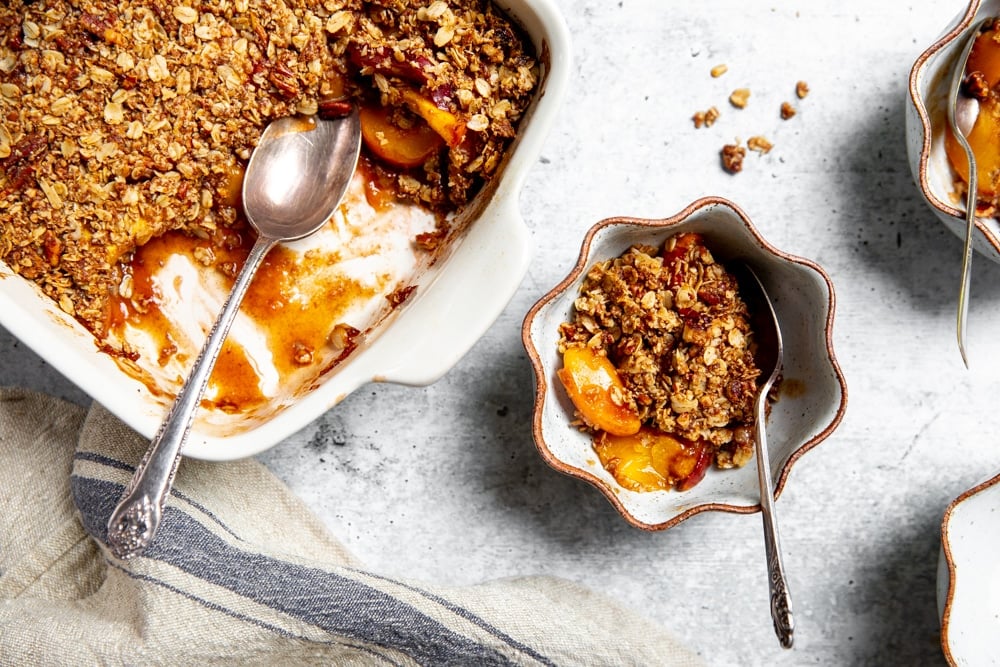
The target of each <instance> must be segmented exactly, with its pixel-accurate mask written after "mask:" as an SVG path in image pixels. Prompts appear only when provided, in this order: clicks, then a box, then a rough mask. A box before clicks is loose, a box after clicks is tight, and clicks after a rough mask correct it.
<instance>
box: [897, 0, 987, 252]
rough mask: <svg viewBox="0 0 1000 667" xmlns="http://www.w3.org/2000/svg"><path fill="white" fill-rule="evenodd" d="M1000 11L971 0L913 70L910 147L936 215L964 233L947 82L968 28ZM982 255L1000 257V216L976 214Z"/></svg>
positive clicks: (916, 176)
mask: <svg viewBox="0 0 1000 667" xmlns="http://www.w3.org/2000/svg"><path fill="white" fill-rule="evenodd" d="M998 15H1000V0H972V2H970V3H969V5H968V6H967V7H966V8H965V10H964V11H963V12H962V13H961V14H959V16H957V17H956V18H955V19H954V20H953V21H952V22H951V23H950V24H949V26H948V27H947V28H946V29H945V31H944V33H943V34H942V36H941V37H940V38H938V40H937V41H935V42H934V44H932V45H931V46H930V47H929V48H927V49H926V50H925V51H924V52H922V53H921V54H920V56H919V57H918V58H917V60H916V62H914V64H913V67H912V68H911V69H910V79H909V94H908V95H907V103H906V150H907V156H908V158H909V164H910V170H911V172H912V174H913V179H914V181H916V184H917V187H918V189H919V190H920V194H921V195H922V196H923V198H924V200H925V201H926V202H927V205H928V206H930V208H931V210H932V211H934V214H935V215H936V216H937V217H938V219H940V220H941V222H943V223H944V224H945V226H946V227H947V228H948V229H950V230H951V231H952V232H953V233H954V234H955V235H956V236H958V237H959V238H962V239H964V238H965V229H966V223H965V204H964V201H963V200H961V199H959V198H958V197H957V196H956V190H955V177H956V174H955V171H954V169H952V166H951V164H950V163H949V162H948V156H947V155H946V154H945V148H944V138H945V132H946V128H947V125H948V115H947V113H948V110H947V101H948V85H949V83H950V80H951V74H952V71H953V70H954V68H955V64H956V60H957V59H958V57H959V55H960V53H961V50H962V45H963V44H964V43H965V40H966V37H967V36H968V33H969V27H970V26H971V25H972V24H973V23H976V22H977V21H978V20H979V19H983V18H987V17H989V16H998ZM972 243H973V248H975V250H976V251H978V252H979V253H980V254H982V255H984V256H986V257H988V258H990V259H992V260H993V261H996V262H1000V221H998V220H997V219H996V218H977V219H976V227H975V233H974V236H973V239H972Z"/></svg>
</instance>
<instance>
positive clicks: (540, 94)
mask: <svg viewBox="0 0 1000 667" xmlns="http://www.w3.org/2000/svg"><path fill="white" fill-rule="evenodd" d="M497 5H498V6H499V8H500V9H501V10H503V11H505V12H506V13H507V14H508V15H509V16H511V17H512V18H513V19H514V20H515V22H517V23H519V24H520V25H521V26H522V27H523V28H524V30H525V32H526V33H527V35H528V36H529V38H530V40H531V41H532V42H533V44H534V46H535V49H536V52H537V54H538V57H539V58H538V60H539V64H540V67H541V81H540V87H539V90H538V91H537V92H536V94H535V98H534V100H533V102H532V104H531V106H530V108H529V109H528V111H527V113H526V114H525V115H524V117H523V118H522V119H521V122H520V125H519V129H518V137H517V139H516V140H515V142H514V144H513V145H512V146H511V148H510V149H509V152H508V156H507V159H506V162H505V164H504V165H503V167H502V170H501V172H500V173H499V175H498V177H497V178H495V179H494V180H493V181H492V182H491V183H490V186H489V187H488V188H486V189H484V190H483V191H482V192H480V193H479V194H478V195H477V197H476V199H475V200H474V201H473V202H472V203H471V204H470V205H469V206H468V210H469V211H470V213H471V215H470V217H471V221H468V224H467V227H466V229H467V231H465V233H464V235H463V236H462V237H461V238H459V239H456V240H455V242H454V243H453V244H452V245H451V247H450V249H449V254H448V255H447V256H446V257H444V258H442V259H440V260H439V261H436V262H435V263H433V264H431V265H430V266H429V267H427V268H426V270H425V271H424V272H423V273H421V274H420V275H419V277H418V278H419V279H418V281H417V282H416V284H417V285H419V289H418V290H417V291H416V292H415V294H414V296H413V298H410V299H408V300H407V301H406V302H405V304H403V306H402V307H400V308H398V309H396V311H395V312H394V313H393V314H392V316H391V317H390V318H387V319H386V321H385V322H384V324H382V325H380V328H379V331H377V332H375V333H377V334H378V335H371V336H369V339H368V341H367V342H366V343H365V344H363V345H361V346H359V348H358V349H357V350H356V351H355V352H354V353H353V354H352V355H351V356H350V357H349V358H348V360H347V361H345V362H343V363H341V364H340V365H338V366H337V367H335V368H333V369H332V370H331V371H330V372H324V373H322V374H320V376H319V377H316V378H313V379H311V380H309V381H308V382H306V383H305V384H303V385H302V386H301V388H299V389H297V390H296V393H295V395H294V396H292V397H290V398H289V400H288V401H287V402H286V403H284V404H282V405H281V406H280V409H278V408H275V409H273V410H271V411H269V412H267V413H265V414H264V415H263V416H262V417H259V418H257V417H251V416H246V418H244V419H242V420H241V418H240V415H237V416H236V419H235V420H234V421H232V423H231V426H227V428H226V429H223V430H222V431H220V430H219V429H218V428H211V427H212V426H213V425H212V424H205V423H204V422H199V421H196V422H195V426H194V429H193V430H192V433H191V436H190V438H189V439H188V441H187V444H186V446H185V448H184V455H185V456H189V457H192V458H198V459H205V460H232V459H238V458H243V457H246V456H251V455H254V454H257V453H259V452H261V451H263V450H265V449H267V448H269V447H271V446H273V445H275V444H277V443H278V442H280V441H282V440H283V439H285V438H287V437H288V436H290V435H292V434H293V433H295V432H297V431H299V430H300V429H302V428H303V427H305V426H307V425H308V424H309V423H310V422H312V421H313V420H315V419H316V418H317V417H319V416H320V415H322V414H323V413H324V412H326V411H328V410H329V409H331V408H332V407H334V406H335V405H337V404H338V403H339V402H340V401H342V400H343V399H344V398H345V397H346V396H348V395H349V394H350V393H351V392H352V391H354V390H355V389H357V388H358V387H360V386H361V385H363V384H365V383H368V382H373V381H374V382H394V383H400V384H405V385H426V384H430V383H432V382H435V381H436V380H437V379H439V378H440V377H441V376H442V375H444V374H445V373H446V372H447V371H448V370H449V369H450V368H451V367H452V366H453V365H454V364H455V363H457V362H458V360H459V359H461V357H462V356H463V355H464V354H465V353H466V352H467V351H468V350H469V349H470V348H471V347H472V346H473V345H474V344H475V342H476V341H477V340H478V339H479V338H480V337H481V336H482V334H483V333H484V332H485V331H486V329H487V328H488V327H489V326H490V325H491V324H492V323H493V322H494V320H495V319H496V318H497V317H498V316H499V314H500V313H501V311H502V310H503V308H504V307H505V306H506V304H507V303H508V302H509V301H510V299H511V298H512V297H513V295H514V292H515V291H516V290H517V288H518V286H519V285H520V283H521V281H522V279H523V278H524V275H525V273H526V271H527V268H528V263H529V260H530V255H531V246H530V240H529V234H528V230H527V227H526V225H525V223H524V220H523V219H522V217H521V214H520V211H519V201H518V197H519V194H520V191H521V188H522V185H523V183H524V181H525V179H526V178H527V175H528V172H529V170H530V169H531V167H532V165H533V164H534V163H535V161H536V159H537V157H538V155H539V152H540V151H541V146H542V143H543V141H544V139H545V137H546V135H547V134H548V132H549V129H550V128H551V126H552V124H553V121H554V119H555V115H556V112H557V109H558V107H559V105H560V103H561V101H562V98H563V97H564V95H565V92H566V87H567V82H568V78H569V67H570V40H569V33H568V30H567V28H566V25H565V23H564V21H563V19H562V17H561V15H560V14H559V12H558V10H557V8H556V5H555V2H554V1H553V0H502V1H500V2H497ZM0 326H3V327H4V328H6V329H7V330H8V331H10V332H11V334H12V335H14V336H15V337H17V338H18V339H19V340H21V341H22V342H23V343H24V344H25V345H26V346H28V347H29V348H31V349H32V350H34V351H35V352H36V353H37V354H38V355H40V356H41V357H42V358H43V359H44V360H45V361H46V362H47V363H49V364H50V365H51V366H53V367H54V368H56V369H57V370H58V371H60V372H61V373H62V374H63V375H64V376H66V377H67V378H68V379H69V380H71V381H72V382H74V383H75V384H77V385H78V386H79V387H80V388H81V389H83V390H84V391H85V392H86V393H87V394H89V395H90V396H91V397H92V398H93V399H94V400H96V401H98V402H100V403H101V404H103V405H104V406H106V407H107V408H108V409H109V410H110V411H111V412H113V413H114V414H115V415H117V416H118V417H119V418H120V419H122V421H124V422H125V423H126V424H128V425H129V426H131V427H132V428H133V429H135V430H136V431H138V432H139V433H141V434H142V435H144V436H146V437H150V438H151V437H152V436H153V435H154V434H155V432H156V430H157V428H158V427H159V425H160V423H161V421H162V419H163V416H164V413H165V411H166V408H167V407H168V406H169V400H168V399H169V398H170V397H169V396H168V397H165V396H163V395H162V392H161V395H156V393H157V392H153V391H151V390H150V388H149V387H148V386H147V385H146V384H144V383H143V382H141V381H140V380H139V379H137V378H136V377H135V376H134V375H133V374H129V373H126V372H125V371H123V369H122V368H121V367H120V366H119V365H118V364H117V363H116V362H115V361H114V360H113V359H112V358H111V357H110V356H109V355H108V354H105V353H104V352H102V351H100V350H99V349H98V347H97V345H96V344H95V339H94V337H93V336H92V335H91V334H90V333H89V332H88V331H87V330H86V329H84V328H83V327H82V326H81V325H80V324H79V323H78V322H77V321H76V320H74V319H73V318H71V317H69V316H68V315H66V314H65V313H64V312H63V311H62V310H60V309H59V307H58V306H57V305H56V304H55V303H53V302H52V301H51V300H50V299H48V298H47V297H45V296H44V295H43V294H42V293H41V292H40V290H38V289H37V287H36V286H35V285H34V284H32V283H30V282H28V281H27V280H25V279H23V278H22V277H20V276H19V275H17V274H15V273H14V272H13V271H12V270H11V269H10V268H9V267H8V266H6V265H5V264H4V263H2V262H0ZM234 329H235V327H234ZM202 412H203V413H204V412H210V411H204V410H203V411H202Z"/></svg>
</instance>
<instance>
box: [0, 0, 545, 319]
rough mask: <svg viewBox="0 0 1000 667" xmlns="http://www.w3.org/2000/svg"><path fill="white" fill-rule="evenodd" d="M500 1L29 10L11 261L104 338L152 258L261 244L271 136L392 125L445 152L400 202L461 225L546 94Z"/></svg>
mask: <svg viewBox="0 0 1000 667" xmlns="http://www.w3.org/2000/svg"><path fill="white" fill-rule="evenodd" d="M530 48H531V47H530V44H529V43H528V42H527V41H526V39H525V38H524V36H523V35H522V34H521V33H520V32H519V30H518V29H517V28H516V27H515V26H514V25H513V24H512V23H511V22H510V21H509V20H508V19H507V18H506V17H505V16H504V15H502V14H501V13H500V11H499V10H498V9H496V8H495V7H494V5H492V3H490V2H488V1H487V0H452V1H451V2H444V1H443V0H435V1H434V2H430V3H427V2H422V1H418V0H385V1H383V2H379V3H377V4H374V3H368V2H362V0H338V1H337V2H316V0H284V2H280V3H270V2H267V1H266V0H232V1H228V2H201V3H191V5H190V6H188V5H180V4H172V3H164V2H154V1H151V0H121V1H119V0H114V1H112V0H87V1H86V2H77V1H75V0H34V1H29V0H10V1H9V2H6V3H4V6H3V7H0V107H2V109H3V114H2V116H0V260H2V261H4V262H5V263H6V264H7V265H8V266H10V268H11V269H12V270H14V271H15V272H17V273H19V274H20V275H22V276H23V277H25V278H26V279H28V280H31V281H34V282H35V283H37V284H38V285H39V287H40V288H41V289H42V291H43V292H44V293H45V294H47V295H48V296H49V297H51V298H52V299H53V300H54V301H55V302H56V303H58V304H59V306H60V307H61V308H62V309H63V310H64V311H66V312H68V313H70V314H71V315H74V316H75V317H76V318H77V319H79V320H80V321H81V322H82V323H84V324H85V325H86V326H87V327H88V328H89V329H90V330H91V331H93V332H94V333H95V335H97V336H98V337H101V336H102V335H103V332H104V331H105V328H106V325H107V322H106V320H107V318H108V312H107V310H108V303H109V297H110V295H111V294H113V293H116V292H118V291H119V290H120V289H122V281H123V278H124V277H125V276H124V271H123V265H125V264H127V262H128V259H129V257H130V254H131V253H132V251H134V250H135V249H136V248H137V247H138V246H141V245H143V244H145V243H146V242H147V241H149V240H150V239H151V238H154V237H156V236H159V235H162V234H164V233H166V232H168V231H172V230H183V231H184V232H185V233H187V234H190V235H194V236H196V237H198V238H202V239H206V240H212V239H217V238H220V236H221V235H223V234H222V232H223V231H224V230H227V229H239V228H241V227H242V225H243V224H244V223H243V221H242V215H241V213H240V211H239V188H240V184H241V182H242V174H243V168H244V165H245V164H246V161H247V159H248V158H249V156H250V153H251V151H252V150H253V148H254V145H255V143H256V140H257V137H259V136H260V133H261V132H262V130H263V128H264V126H265V125H266V124H267V123H268V121H270V120H272V119H274V118H278V117H281V116H287V115H293V114H305V115H310V114H317V113H318V114H320V115H338V114H341V115H342V114H343V113H344V109H345V105H347V107H346V108H349V107H350V106H351V105H357V106H361V107H362V108H365V107H380V108H381V107H384V108H386V109H388V110H389V111H388V114H387V118H388V120H387V122H388V123H391V124H392V126H393V127H395V128H397V129H399V130H400V132H401V133H402V135H404V136H405V135H406V133H407V131H408V130H410V129H412V128H413V127H415V126H417V125H429V126H431V127H432V129H433V130H434V131H435V132H437V133H438V134H440V135H442V139H441V150H436V151H432V152H431V153H430V154H429V155H428V157H427V158H426V160H425V161H424V162H423V164H421V165H419V166H415V167H412V168H400V167H399V166H398V165H393V164H386V163H384V162H383V161H380V160H379V156H378V155H375V156H374V157H373V158H372V159H371V160H370V162H371V163H372V164H373V165H374V167H373V168H374V169H375V170H377V171H378V172H379V174H380V176H382V177H385V178H387V179H389V180H391V181H393V182H395V184H396V187H395V196H397V197H398V198H400V199H403V200H407V201H411V202H414V203H417V204H419V205H421V206H424V207H426V208H428V209H430V210H433V211H435V212H436V213H437V214H438V215H439V217H440V219H441V220H442V223H441V224H442V225H445V224H446V223H445V222H444V220H445V218H446V216H447V214H448V213H449V212H453V211H454V210H456V209H457V208H460V207H462V206H463V205H465V204H466V203H467V202H468V201H469V200H470V199H471V197H472V196H474V194H475V193H476V192H477V191H478V189H479V188H481V186H482V184H483V183H484V182H485V181H487V180H488V179H490V178H491V177H492V176H494V175H495V174H496V173H497V170H498V169H499V167H500V164H501V161H502V158H503V155H504V152H505V150H506V148H507V147H508V146H509V144H510V142H511V141H512V139H513V137H514V136H515V133H516V128H517V125H518V121H519V120H520V118H521V116H522V114H523V113H524V111H525V110H526V109H527V106H528V104H529V102H530V99H531V96H532V94H533V93H534V90H535V88H536V86H537V83H538V67H537V63H536V61H535V57H534V54H533V53H532V52H531V51H530Z"/></svg>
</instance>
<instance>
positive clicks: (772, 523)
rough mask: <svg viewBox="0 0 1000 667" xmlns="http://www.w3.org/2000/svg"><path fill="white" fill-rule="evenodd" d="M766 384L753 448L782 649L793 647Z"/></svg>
mask: <svg viewBox="0 0 1000 667" xmlns="http://www.w3.org/2000/svg"><path fill="white" fill-rule="evenodd" d="M769 385H770V383H768V385H766V386H765V387H764V388H763V389H762V391H761V393H760V396H759V398H758V400H757V427H756V428H755V429H754V431H755V433H754V447H755V448H756V454H757V456H756V458H757V479H758V481H759V482H760V509H761V516H762V517H763V520H764V553H765V555H766V557H767V575H768V576H767V578H768V583H769V585H770V592H771V619H772V620H773V621H774V632H775V634H776V635H778V641H779V642H780V643H781V646H782V647H784V648H792V641H793V637H792V633H793V632H794V630H795V622H794V620H793V619H792V598H791V596H790V595H789V594H788V584H787V580H786V578H785V567H784V565H782V563H781V546H780V544H779V543H778V522H777V521H776V520H775V512H774V492H773V491H772V488H773V487H772V486H771V466H770V462H769V461H768V457H767V435H766V433H765V432H764V419H765V413H764V404H765V403H766V401H767V391H768V387H769Z"/></svg>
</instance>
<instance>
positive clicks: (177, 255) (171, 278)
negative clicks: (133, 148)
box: [107, 170, 435, 430]
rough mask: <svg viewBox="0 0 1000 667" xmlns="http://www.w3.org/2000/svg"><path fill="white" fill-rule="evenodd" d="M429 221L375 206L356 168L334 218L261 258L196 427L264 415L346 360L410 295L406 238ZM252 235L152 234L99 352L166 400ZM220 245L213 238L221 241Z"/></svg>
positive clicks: (132, 267) (415, 260)
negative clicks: (105, 351)
mask: <svg viewBox="0 0 1000 667" xmlns="http://www.w3.org/2000/svg"><path fill="white" fill-rule="evenodd" d="M434 229H435V218H434V216H433V215H432V214H430V213H429V212H427V211H426V210H424V209H422V208H420V207H417V206H415V205H408V204H404V203H397V204H395V205H391V206H386V207H383V208H375V207H373V206H372V205H371V204H370V203H369V202H368V198H367V195H366V184H365V177H364V175H363V174H362V173H361V170H359V172H358V173H356V174H355V177H354V179H353V181H352V183H351V186H350V189H349V191H348V193H347V196H346V197H345V199H344V201H343V203H342V204H341V206H340V208H339V210H338V211H337V213H336V214H335V215H334V216H333V218H332V219H331V220H330V221H329V222H328V223H327V224H326V225H325V226H324V228H323V229H321V230H320V231H319V232H317V233H316V234H315V235H313V236H312V237H310V238H308V239H304V240H302V241H298V242H295V243H290V244H286V245H284V246H281V247H278V248H276V249H275V250H274V251H272V253H270V254H269V256H268V258H267V259H266V260H265V262H264V264H263V266H262V267H261V269H260V270H259V271H258V274H257V276H256V277H255V279H254V282H253V286H252V289H251V290H250V292H249V293H248V295H247V297H246V299H245V301H244V303H243V307H242V308H241V312H240V314H239V315H238V317H237V319H236V322H235V323H234V325H233V327H232V329H231V330H230V334H229V338H228V341H227V343H226V345H225V347H224V349H223V351H222V353H221V354H220V357H219V362H218V365H217V367H216V369H215V371H214V372H213V375H212V378H211V380H210V382H209V387H208V390H207V392H206V396H205V399H204V400H203V405H204V406H205V407H211V408H215V409H214V410H210V411H203V413H202V415H201V417H200V419H201V422H202V424H203V426H205V427H214V428H215V429H223V430H225V428H226V427H231V426H233V425H234V424H237V423H238V424H239V425H240V428H245V427H247V426H248V425H252V424H253V423H255V422H257V421H259V420H261V419H266V418H267V417H268V416H269V415H271V414H273V413H274V412H275V411H278V410H280V409H281V407H282V406H284V405H287V403H288V402H290V401H292V400H294V399H295V397H296V396H298V395H300V394H301V393H302V392H304V391H307V390H308V389H309V388H310V387H311V386H312V385H313V384H314V383H315V382H318V381H320V379H321V378H322V376H323V375H325V374H326V373H329V372H330V371H332V370H333V369H334V368H336V366H337V365H338V364H339V363H341V362H342V361H344V360H345V359H346V358H347V357H348V356H349V355H350V353H351V352H352V351H353V350H354V349H355V348H356V347H357V346H358V345H360V344H362V343H363V342H364V340H365V338H366V336H369V335H374V330H375V328H376V327H377V326H378V325H379V324H380V323H381V322H382V321H383V320H384V319H385V318H386V317H387V316H388V315H389V314H390V313H391V312H392V310H393V309H394V308H395V307H397V306H399V305H401V304H402V303H404V302H405V301H406V299H407V298H409V297H410V296H411V295H412V294H413V290H412V289H411V288H413V287H414V286H415V285H416V284H417V282H418V280H419V275H420V273H421V271H422V269H423V268H425V267H426V266H427V265H428V263H429V262H430V260H431V257H432V254H431V253H429V252H427V251H426V250H423V249H422V248H420V247H418V246H417V245H416V244H415V243H414V242H413V239H414V238H417V237H419V236H421V235H423V234H433V232H434ZM250 236H251V235H250V234H249V233H246V234H239V233H237V232H234V231H229V232H226V234H225V236H224V237H222V238H220V239H215V242H213V241H211V240H204V239H199V238H197V237H193V236H190V235H184V234H180V233H175V234H168V235H164V236H161V237H159V238H157V239H154V240H153V241H151V242H150V243H148V244H146V245H145V246H143V247H142V248H140V249H139V250H138V251H137V252H136V253H135V256H134V258H133V260H132V262H131V263H130V264H129V268H128V272H127V274H126V276H125V278H124V279H123V281H122V287H121V289H120V290H119V293H118V294H117V295H116V296H115V298H114V303H113V307H112V309H111V313H112V314H111V317H110V318H109V322H108V340H109V342H108V344H107V346H108V351H109V352H110V353H111V354H112V355H113V356H114V358H115V360H116V362H117V363H118V365H119V366H120V367H121V368H122V369H123V370H124V371H125V372H126V373H128V374H129V375H131V376H132V377H134V378H136V379H138V380H140V381H141V382H142V383H143V384H144V385H145V386H146V387H147V388H148V389H149V390H150V392H151V393H152V394H153V395H154V396H156V397H157V400H159V401H162V402H163V403H164V405H167V404H169V402H170V401H171V400H172V397H173V395H174V394H175V393H176V392H177V390H178V389H179V388H180V385H181V383H182V382H183V378H184V377H185V376H186V372H187V369H188V368H190V365H191V364H192V363H193V361H194V359H195V357H196V356H197V354H198V352H199V350H200V348H201V345H202V343H203V340H204V335H205V334H204V332H205V331H206V330H208V329H209V328H210V327H211V325H212V322H214V320H215V317H216V315H217V313H218V312H219V310H220V309H221V307H222V304H223V302H224V301H225V299H226V296H227V295H228V293H229V290H230V288H231V286H232V282H233V279H234V277H235V275H236V273H237V272H238V270H239V267H240V266H241V265H242V263H243V261H244V260H245V259H246V256H247V253H248V252H249V247H250V244H251V243H252V238H250ZM220 241H221V242H220Z"/></svg>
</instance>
